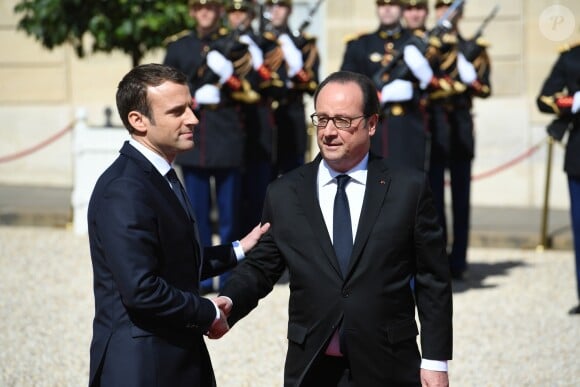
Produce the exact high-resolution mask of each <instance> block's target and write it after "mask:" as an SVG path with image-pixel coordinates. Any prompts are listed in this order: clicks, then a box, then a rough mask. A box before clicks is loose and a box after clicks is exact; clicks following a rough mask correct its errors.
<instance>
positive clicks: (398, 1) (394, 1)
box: [376, 0, 405, 6]
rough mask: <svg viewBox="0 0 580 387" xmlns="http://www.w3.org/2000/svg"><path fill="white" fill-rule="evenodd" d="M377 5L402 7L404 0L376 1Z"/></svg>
mask: <svg viewBox="0 0 580 387" xmlns="http://www.w3.org/2000/svg"><path fill="white" fill-rule="evenodd" d="M376 2H377V5H401V6H402V5H404V3H405V2H404V0H377V1H376Z"/></svg>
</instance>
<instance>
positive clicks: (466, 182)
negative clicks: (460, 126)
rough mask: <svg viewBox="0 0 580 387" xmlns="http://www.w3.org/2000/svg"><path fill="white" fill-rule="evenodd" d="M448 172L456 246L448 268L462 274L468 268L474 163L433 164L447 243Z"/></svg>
mask: <svg viewBox="0 0 580 387" xmlns="http://www.w3.org/2000/svg"><path fill="white" fill-rule="evenodd" d="M446 168H448V169H449V175H450V179H451V216H452V222H453V223H452V224H453V226H452V229H453V243H452V245H451V251H450V252H449V267H450V269H451V271H452V272H453V273H456V274H460V273H462V272H463V271H465V269H466V268H467V246H468V241H469V227H470V225H469V222H470V195H471V160H469V159H463V160H461V159H457V160H449V161H448V163H445V162H443V161H441V160H437V161H433V162H432V163H431V168H430V171H429V178H430V182H431V190H432V191H433V201H434V203H435V208H436V210H437V213H438V215H439V222H440V224H441V227H442V228H443V236H444V239H445V241H447V239H448V237H447V220H446V216H445V169H446Z"/></svg>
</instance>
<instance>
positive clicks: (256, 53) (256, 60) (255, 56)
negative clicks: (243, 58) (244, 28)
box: [240, 35, 264, 70]
mask: <svg viewBox="0 0 580 387" xmlns="http://www.w3.org/2000/svg"><path fill="white" fill-rule="evenodd" d="M240 42H242V43H245V44H247V45H248V51H249V52H250V55H251V56H252V66H253V67H254V70H257V69H259V68H260V67H262V65H263V64H264V54H263V53H262V50H260V47H258V45H257V44H256V42H254V40H253V39H252V38H251V37H250V36H249V35H242V36H240Z"/></svg>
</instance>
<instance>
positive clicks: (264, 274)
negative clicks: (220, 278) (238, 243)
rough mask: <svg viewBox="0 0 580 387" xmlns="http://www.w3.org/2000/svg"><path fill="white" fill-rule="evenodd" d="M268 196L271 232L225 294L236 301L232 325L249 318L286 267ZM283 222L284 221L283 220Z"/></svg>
mask: <svg viewBox="0 0 580 387" xmlns="http://www.w3.org/2000/svg"><path fill="white" fill-rule="evenodd" d="M268 197H269V195H267V197H266V201H265V204H264V214H263V216H262V224H264V223H266V222H270V224H271V226H270V230H268V232H266V233H265V234H264V235H263V236H262V238H260V241H259V242H258V244H257V245H256V246H255V247H254V248H253V249H252V250H251V251H250V252H249V254H248V255H247V257H246V259H244V260H243V261H242V262H241V263H240V264H239V265H238V267H236V268H235V269H234V270H233V271H232V273H231V275H230V278H229V279H228V281H227V282H226V285H225V287H224V289H223V290H222V293H221V294H222V295H224V296H228V297H230V298H231V299H232V301H233V304H234V306H233V309H232V313H231V314H230V317H229V318H228V322H229V323H230V325H233V324H235V323H236V322H237V321H239V320H240V319H242V318H243V317H245V316H246V315H247V314H248V313H250V311H251V310H252V309H254V308H255V307H256V306H257V305H258V301H259V300H260V299H262V298H264V297H265V296H266V295H267V294H268V293H270V292H271V291H272V289H273V287H274V285H275V284H276V282H278V280H279V279H280V277H281V276H282V274H283V273H284V269H285V268H286V264H285V261H284V259H283V257H282V255H281V254H280V251H279V250H278V247H277V246H276V242H275V239H274V237H273V229H274V228H275V227H276V223H275V221H274V220H273V219H272V217H271V213H272V212H271V207H270V205H269V203H270V201H269V200H268ZM282 221H283V220H282Z"/></svg>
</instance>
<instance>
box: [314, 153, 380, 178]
mask: <svg viewBox="0 0 580 387" xmlns="http://www.w3.org/2000/svg"><path fill="white" fill-rule="evenodd" d="M368 164H369V154H368V153H367V154H366V155H365V157H364V158H363V159H362V160H361V161H360V163H358V164H357V165H355V166H354V167H353V168H352V169H350V170H348V171H346V172H345V173H340V172H336V171H335V170H334V169H332V168H331V167H330V166H329V165H328V163H327V162H326V160H324V159H322V162H321V163H320V167H319V168H318V179H319V181H320V182H321V183H322V185H326V184H329V183H331V182H332V181H333V180H334V178H335V177H336V176H338V175H349V176H350V178H351V179H352V180H354V181H356V182H357V183H360V184H365V183H366V180H367V168H368Z"/></svg>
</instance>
